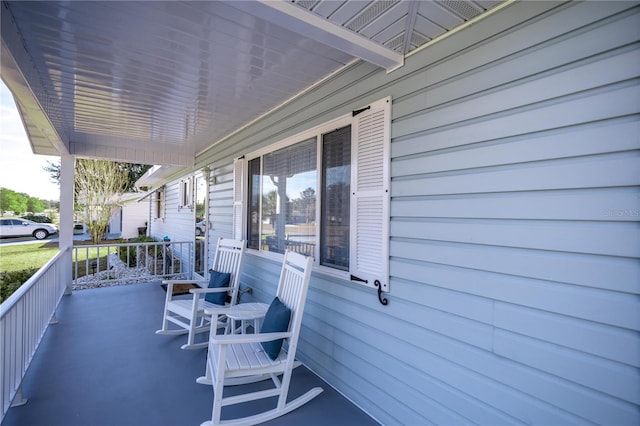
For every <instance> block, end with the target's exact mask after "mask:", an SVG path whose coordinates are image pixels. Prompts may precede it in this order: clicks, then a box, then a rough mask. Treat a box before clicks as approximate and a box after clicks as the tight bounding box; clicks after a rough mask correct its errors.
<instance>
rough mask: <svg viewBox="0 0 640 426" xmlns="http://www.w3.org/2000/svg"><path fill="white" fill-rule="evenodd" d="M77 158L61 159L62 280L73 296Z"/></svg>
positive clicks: (64, 156) (60, 243) (60, 233)
mask: <svg viewBox="0 0 640 426" xmlns="http://www.w3.org/2000/svg"><path fill="white" fill-rule="evenodd" d="M75 161H76V159H75V157H74V156H73V155H62V156H61V157H60V230H59V235H60V242H59V248H60V251H65V255H64V257H65V261H64V262H62V268H61V271H60V280H61V281H62V282H64V283H66V286H67V288H66V290H65V293H64V294H65V295H69V294H71V286H72V282H71V260H72V259H71V254H72V252H71V248H72V247H73V199H74V181H75Z"/></svg>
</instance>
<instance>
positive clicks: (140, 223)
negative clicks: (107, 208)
mask: <svg viewBox="0 0 640 426" xmlns="http://www.w3.org/2000/svg"><path fill="white" fill-rule="evenodd" d="M138 198H140V194H139V193H135V192H131V193H127V194H123V195H122V196H121V197H120V202H119V204H120V205H119V206H118V207H117V209H116V211H115V212H114V214H113V216H112V219H111V220H110V221H109V232H110V233H111V234H119V235H120V236H121V238H125V239H128V238H135V237H137V236H139V235H140V231H142V229H143V228H146V227H147V225H146V224H147V221H148V219H149V217H148V212H149V207H148V206H147V205H145V204H140V203H138V202H137V200H138ZM144 235H146V231H145V234H144Z"/></svg>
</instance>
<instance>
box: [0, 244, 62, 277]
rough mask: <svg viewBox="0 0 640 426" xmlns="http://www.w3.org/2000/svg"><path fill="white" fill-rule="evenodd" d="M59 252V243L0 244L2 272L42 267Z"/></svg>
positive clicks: (0, 268) (0, 270)
mask: <svg viewBox="0 0 640 426" xmlns="http://www.w3.org/2000/svg"><path fill="white" fill-rule="evenodd" d="M57 252H58V243H51V242H48V241H43V242H41V243H33V244H15V245H2V246H0V272H14V271H21V270H23V269H30V268H36V269H40V268H41V267H42V266H44V264H45V263H47V262H48V261H49V260H50V259H51V258H52V257H53V256H55V254H56V253H57Z"/></svg>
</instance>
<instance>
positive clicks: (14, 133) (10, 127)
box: [0, 81, 60, 200]
mask: <svg viewBox="0 0 640 426" xmlns="http://www.w3.org/2000/svg"><path fill="white" fill-rule="evenodd" d="M59 159H60V158H59V157H52V156H47V155H35V154H34V153H33V151H31V144H30V143H29V138H27V134H26V132H25V130H24V126H23V125H22V120H20V115H19V114H18V110H17V108H16V105H15V103H14V101H13V96H12V95H11V92H10V91H9V89H7V87H6V86H5V85H4V83H3V82H2V81H0V187H3V188H8V189H11V190H13V191H16V192H22V193H25V194H27V195H29V196H31V197H36V198H41V199H43V200H59V199H60V189H59V187H58V185H56V184H55V183H52V182H51V180H50V176H49V173H47V172H45V171H44V170H43V167H44V166H46V165H47V160H49V161H52V162H56V163H57V162H58V161H59Z"/></svg>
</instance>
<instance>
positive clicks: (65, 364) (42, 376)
mask: <svg viewBox="0 0 640 426" xmlns="http://www.w3.org/2000/svg"><path fill="white" fill-rule="evenodd" d="M164 298H165V293H164V291H163V289H162V288H161V286H160V282H159V281H151V282H146V283H138V284H131V285H124V286H114V287H106V288H97V289H92V290H81V291H76V292H74V293H73V294H72V295H70V296H65V297H63V298H62V300H61V302H60V304H59V306H58V309H57V312H56V317H57V320H58V323H57V324H54V325H51V326H49V328H48V329H47V331H46V333H45V335H44V337H43V339H42V342H41V344H40V346H39V348H38V350H37V352H36V354H35V356H34V358H33V361H32V362H31V366H30V367H29V369H28V371H27V374H26V376H25V378H24V380H23V383H22V392H23V396H24V398H26V399H28V402H27V404H25V405H23V406H19V407H13V408H11V409H10V410H9V411H8V412H7V414H6V416H5V418H4V421H3V422H2V426H18V425H31V426H38V425H43V426H44V425H46V426H56V425H64V426H74V425H77V426H85V425H94V426H100V425H104V426H113V425H118V426H126V425H131V426H144V425H154V426H161V425H167V426H170V425H196V424H200V423H202V422H203V421H205V420H208V419H210V417H211V404H212V398H213V392H212V390H211V387H210V386H203V385H199V384H196V382H195V379H196V377H198V376H201V375H202V374H203V372H204V366H205V357H206V350H204V349H203V350H196V351H184V350H181V349H180V345H181V343H183V342H182V340H184V339H185V337H184V336H175V337H173V336H160V335H156V334H155V333H154V331H155V330H156V329H157V328H158V326H159V325H160V321H161V311H162V305H163V303H164ZM252 386H259V384H258V385H252ZM313 386H321V387H322V388H323V389H324V392H322V393H321V394H320V395H319V396H318V397H316V398H315V399H314V400H313V401H312V402H311V403H309V404H305V405H304V406H303V407H302V408H299V409H297V410H295V411H294V412H292V413H290V414H288V415H285V416H283V417H280V418H278V419H276V420H274V421H272V422H270V423H267V424H273V425H327V424H331V425H368V424H371V425H373V424H377V423H376V421H374V420H373V419H372V418H371V417H369V416H368V415H367V414H366V413H364V412H363V411H361V410H360V409H359V408H358V407H356V406H355V405H353V404H352V403H351V402H349V401H348V400H347V399H346V398H344V397H343V396H342V395H340V394H339V393H338V392H336V391H335V390H334V389H332V388H331V387H330V386H329V385H328V384H327V383H325V382H324V381H322V380H321V379H320V378H319V377H318V376H316V375H315V374H314V373H313V372H311V371H310V370H308V369H307V368H306V367H305V366H301V367H299V368H297V369H296V371H295V373H294V376H293V379H292V383H291V388H290V395H289V399H294V398H296V397H297V396H299V395H300V394H302V393H304V392H306V391H307V390H308V389H310V388H311V387H313ZM273 399H274V398H271V399H267V400H262V401H254V402H252V403H247V404H243V405H238V406H235V407H234V406H231V407H225V409H223V412H222V415H223V419H224V418H225V417H230V416H231V417H237V416H238V414H241V415H247V414H251V413H253V412H259V411H265V410H266V409H269V408H271V406H267V405H268V404H273ZM233 410H236V412H234V411H233ZM238 410H242V412H241V413H238V412H237V411H238Z"/></svg>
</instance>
